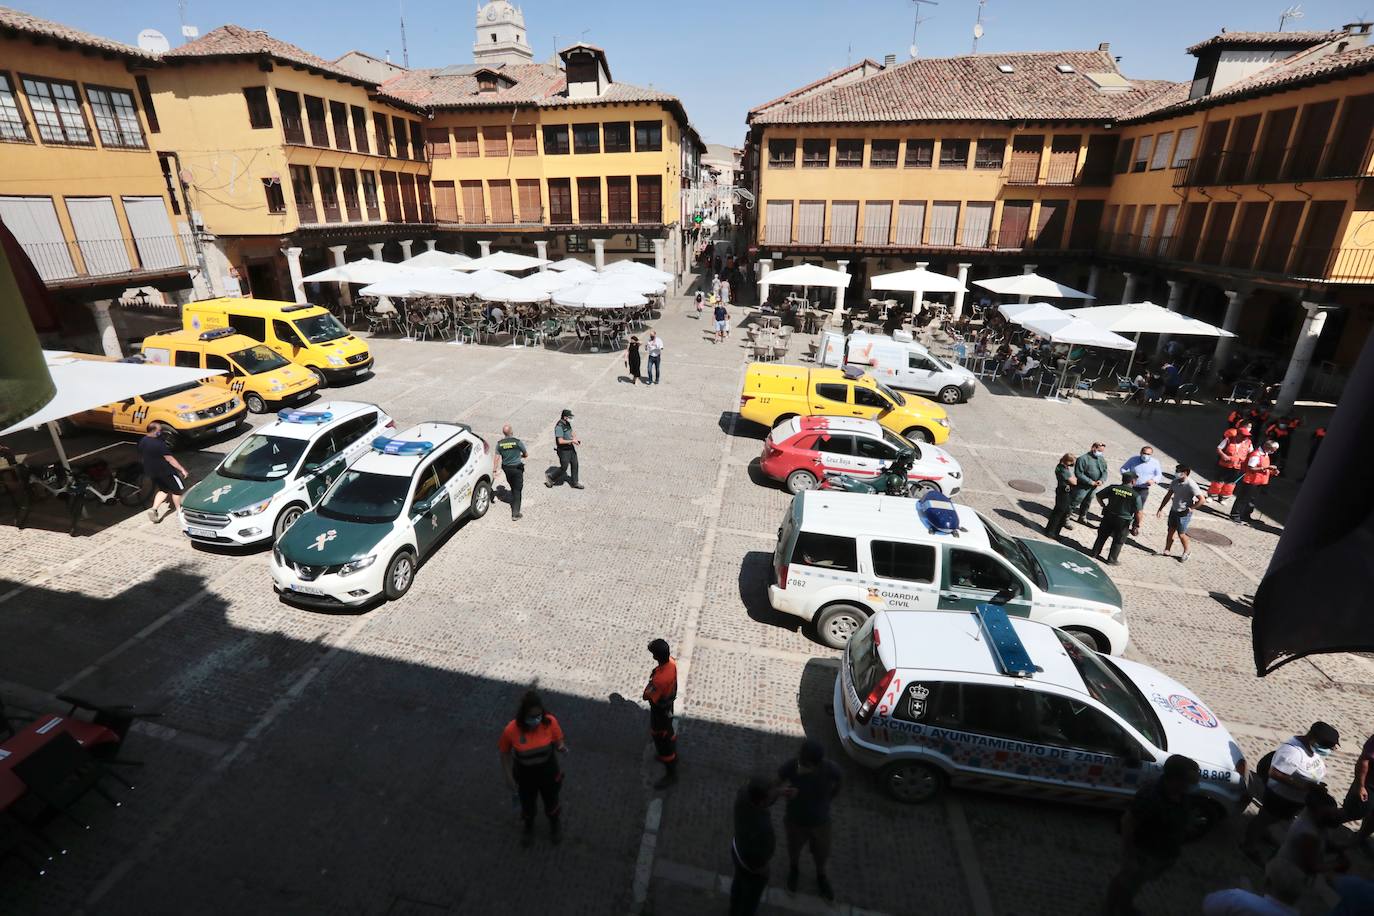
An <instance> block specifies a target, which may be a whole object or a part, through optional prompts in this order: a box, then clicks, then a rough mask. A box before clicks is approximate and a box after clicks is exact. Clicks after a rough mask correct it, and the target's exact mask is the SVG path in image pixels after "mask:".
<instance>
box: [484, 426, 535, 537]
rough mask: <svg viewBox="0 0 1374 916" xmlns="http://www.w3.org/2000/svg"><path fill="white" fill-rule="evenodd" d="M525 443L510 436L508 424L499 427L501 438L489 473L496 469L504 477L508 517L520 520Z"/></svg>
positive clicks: (523, 488)
mask: <svg viewBox="0 0 1374 916" xmlns="http://www.w3.org/2000/svg"><path fill="white" fill-rule="evenodd" d="M529 454H530V453H529V451H528V450H526V448H525V443H523V442H521V441H520V440H519V439H517V438H515V436H514V435H512V434H511V428H510V424H509V423H507V424H506V425H505V426H503V427H501V438H500V439H498V440H497V441H496V453H495V454H493V455H492V456H491V472H492V474H495V473H496V469H497V468H498V467H500V468H501V470H502V471H503V472H504V473H505V475H506V483H507V484H508V485H509V486H510V517H511V518H512V519H519V518H520V499H521V496H522V495H523V494H524V492H525V459H526V458H528V457H529Z"/></svg>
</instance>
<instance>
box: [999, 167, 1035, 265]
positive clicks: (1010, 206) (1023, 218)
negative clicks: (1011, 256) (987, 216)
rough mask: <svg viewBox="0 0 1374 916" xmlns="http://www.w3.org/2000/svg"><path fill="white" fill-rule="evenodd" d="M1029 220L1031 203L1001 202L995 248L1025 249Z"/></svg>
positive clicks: (1021, 201)
mask: <svg viewBox="0 0 1374 916" xmlns="http://www.w3.org/2000/svg"><path fill="white" fill-rule="evenodd" d="M1013 164H1014V163H1013ZM1030 219H1031V201H1029V200H1008V201H1003V203H1002V222H1001V223H999V224H998V226H997V247H998V248H1023V247H1025V244H1026V238H1027V237H1028V236H1029V235H1030Z"/></svg>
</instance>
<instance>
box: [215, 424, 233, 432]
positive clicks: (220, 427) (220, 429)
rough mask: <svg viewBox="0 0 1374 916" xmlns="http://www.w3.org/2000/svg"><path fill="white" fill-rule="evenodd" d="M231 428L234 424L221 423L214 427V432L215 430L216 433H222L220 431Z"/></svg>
mask: <svg viewBox="0 0 1374 916" xmlns="http://www.w3.org/2000/svg"><path fill="white" fill-rule="evenodd" d="M233 428H234V424H233V423H221V424H220V425H219V426H216V427H215V432H217V433H222V432H225V431H226V430H230V429H233Z"/></svg>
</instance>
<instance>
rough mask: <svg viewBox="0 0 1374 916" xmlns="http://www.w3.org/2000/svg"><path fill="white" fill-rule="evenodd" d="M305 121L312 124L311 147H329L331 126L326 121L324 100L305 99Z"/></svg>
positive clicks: (311, 97)
mask: <svg viewBox="0 0 1374 916" xmlns="http://www.w3.org/2000/svg"><path fill="white" fill-rule="evenodd" d="M305 119H306V120H307V121H309V122H310V145H311V146H328V145H329V125H328V124H327V123H326V122H325V119H324V99H321V98H317V97H315V96H313V95H307V96H306V97H305Z"/></svg>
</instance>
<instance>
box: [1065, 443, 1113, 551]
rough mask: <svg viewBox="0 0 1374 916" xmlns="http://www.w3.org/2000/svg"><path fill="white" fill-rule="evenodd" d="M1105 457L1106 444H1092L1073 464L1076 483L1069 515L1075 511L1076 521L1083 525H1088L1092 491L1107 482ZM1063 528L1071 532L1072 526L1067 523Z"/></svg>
mask: <svg viewBox="0 0 1374 916" xmlns="http://www.w3.org/2000/svg"><path fill="white" fill-rule="evenodd" d="M1106 455H1107V444H1106V443H1105V442H1094V443H1093V447H1092V448H1090V449H1088V451H1087V454H1084V455H1079V456H1078V460H1077V461H1075V462H1074V463H1073V476H1075V477H1077V478H1078V483H1076V484H1074V488H1073V495H1072V497H1071V499H1070V500H1069V506H1070V509H1069V513H1070V514H1073V513H1074V512H1075V510H1076V511H1077V513H1078V521H1079V522H1080V523H1082V524H1084V525H1086V524H1087V523H1088V506H1089V504H1090V503H1091V502H1092V496H1093V491H1094V490H1096V489H1097V488H1098V487H1100V486H1102V485H1103V484H1104V483H1106V482H1107V458H1106ZM1064 527H1065V528H1067V529H1069V530H1070V531H1072V530H1073V526H1072V525H1070V524H1068V523H1067V522H1065V524H1064Z"/></svg>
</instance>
